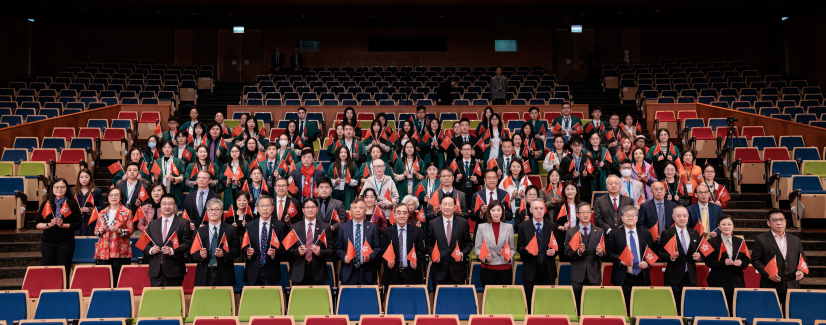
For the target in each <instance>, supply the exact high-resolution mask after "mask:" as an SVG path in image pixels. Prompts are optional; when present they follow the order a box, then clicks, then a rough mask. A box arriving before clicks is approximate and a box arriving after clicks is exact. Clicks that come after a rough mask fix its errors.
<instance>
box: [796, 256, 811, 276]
mask: <svg viewBox="0 0 826 325" xmlns="http://www.w3.org/2000/svg"><path fill="white" fill-rule="evenodd" d="M797 270H798V271H800V272H803V273H806V274H809V264H807V263H806V260H805V259H804V258H803V254H800V261H799V262H797Z"/></svg>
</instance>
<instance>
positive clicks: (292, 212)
mask: <svg viewBox="0 0 826 325" xmlns="http://www.w3.org/2000/svg"><path fill="white" fill-rule="evenodd" d="M287 214H289V215H290V218H295V215H296V214H298V209H296V208H295V204H293V202H292V201H290V207H289V208H288V209H287Z"/></svg>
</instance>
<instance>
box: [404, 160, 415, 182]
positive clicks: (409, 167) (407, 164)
mask: <svg viewBox="0 0 826 325" xmlns="http://www.w3.org/2000/svg"><path fill="white" fill-rule="evenodd" d="M415 161H416V160H413V162H409V161H408V162H405V163H404V165H405V168H406V169H407V174H408V175H410V176H409V177H410V178H412V177H413V163H414V162H415Z"/></svg>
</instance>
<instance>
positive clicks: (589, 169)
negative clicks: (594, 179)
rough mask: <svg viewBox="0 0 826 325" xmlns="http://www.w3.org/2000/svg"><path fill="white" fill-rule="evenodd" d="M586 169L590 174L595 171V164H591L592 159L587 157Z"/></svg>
mask: <svg viewBox="0 0 826 325" xmlns="http://www.w3.org/2000/svg"><path fill="white" fill-rule="evenodd" d="M585 170H587V171H588V174H590V173H593V172H594V165H592V164H591V159H585Z"/></svg>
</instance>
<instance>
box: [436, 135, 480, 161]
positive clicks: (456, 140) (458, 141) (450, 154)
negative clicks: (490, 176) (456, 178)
mask: <svg viewBox="0 0 826 325" xmlns="http://www.w3.org/2000/svg"><path fill="white" fill-rule="evenodd" d="M467 138H468V143H470V145H471V146H473V156H472V157H471V158H476V159H482V158H483V157H482V156H483V154H484V152H483V151H482V148H479V147H478V146H476V143H477V142H479V138H478V137H475V136H473V135H472V134H470V133H468V135H467ZM450 141H451V142H452V143H453V147H447V151H446V153H447V160H445V161H446V162H449V161H452V160H454V159H457V158H458V159H459V160H461V158H462V156H461V153H460V155H458V156H457V155H456V154H455V152H454V151H453V148H459V150H460V151H461V150H462V142H463V141H462V136H461V134H457V135H456V136H454V137H453V139H450ZM459 163H460V162H458V161H457V162H456V164H457V165H458V164H459ZM446 164H447V165H450V163H446ZM471 167H473V166H471ZM482 167H485V166H482ZM471 170H473V169H471ZM482 170H485V169H484V168H482Z"/></svg>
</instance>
